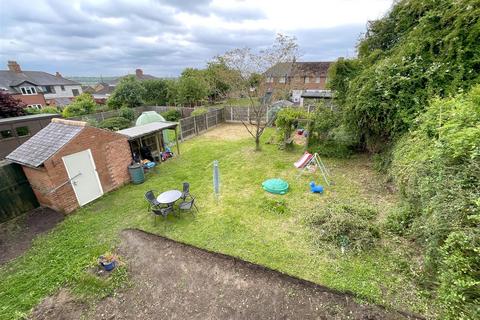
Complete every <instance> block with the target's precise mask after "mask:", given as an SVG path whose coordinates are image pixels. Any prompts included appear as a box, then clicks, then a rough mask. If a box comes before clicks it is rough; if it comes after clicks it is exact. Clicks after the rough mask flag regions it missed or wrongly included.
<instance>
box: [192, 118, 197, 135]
mask: <svg viewBox="0 0 480 320" xmlns="http://www.w3.org/2000/svg"><path fill="white" fill-rule="evenodd" d="M195 118H196V116H193V132H195V135H198V132H197V122H196V121H195Z"/></svg>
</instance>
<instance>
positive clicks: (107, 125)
mask: <svg viewBox="0 0 480 320" xmlns="http://www.w3.org/2000/svg"><path fill="white" fill-rule="evenodd" d="M130 123H131V121H130V120H128V119H126V118H123V117H112V118H108V119H105V120H103V121H102V122H100V124H99V125H98V127H99V128H102V129H108V130H112V131H117V130H122V129H126V128H128V127H130Z"/></svg>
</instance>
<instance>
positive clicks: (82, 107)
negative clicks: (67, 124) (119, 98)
mask: <svg viewBox="0 0 480 320" xmlns="http://www.w3.org/2000/svg"><path fill="white" fill-rule="evenodd" d="M96 106H97V104H96V103H95V100H93V97H92V95H91V94H90V93H82V94H81V95H79V96H77V97H75V99H74V100H73V102H72V103H71V104H69V105H68V106H67V107H66V108H65V109H63V112H62V115H63V117H65V118H70V117H78V116H82V115H84V114H89V113H92V112H93V111H94V110H95V107H96Z"/></svg>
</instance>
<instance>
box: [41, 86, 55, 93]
mask: <svg viewBox="0 0 480 320" xmlns="http://www.w3.org/2000/svg"><path fill="white" fill-rule="evenodd" d="M43 91H44V92H45V93H55V88H54V87H53V86H45V87H44V90H43Z"/></svg>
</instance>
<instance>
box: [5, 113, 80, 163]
mask: <svg viewBox="0 0 480 320" xmlns="http://www.w3.org/2000/svg"><path fill="white" fill-rule="evenodd" d="M84 128H85V127H83V126H77V125H68V124H64V123H58V122H52V123H50V124H49V125H48V126H46V127H45V128H43V129H42V130H40V131H39V132H37V133H36V134H35V135H34V136H33V137H31V138H30V139H29V140H27V141H26V142H25V143H23V144H22V145H21V146H20V147H18V148H17V149H15V150H13V151H12V153H10V154H9V155H8V156H6V158H7V159H8V160H10V161H13V162H16V163H19V164H23V165H27V166H30V167H38V166H40V165H42V164H43V163H44V162H45V161H47V160H48V159H49V158H50V157H51V156H53V155H54V154H55V153H56V152H57V151H58V150H60V148H62V147H63V146H64V145H65V144H67V143H68V142H69V141H70V140H72V139H73V138H74V137H75V136H76V135H77V134H78V133H80V131H82V130H83V129H84Z"/></svg>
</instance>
